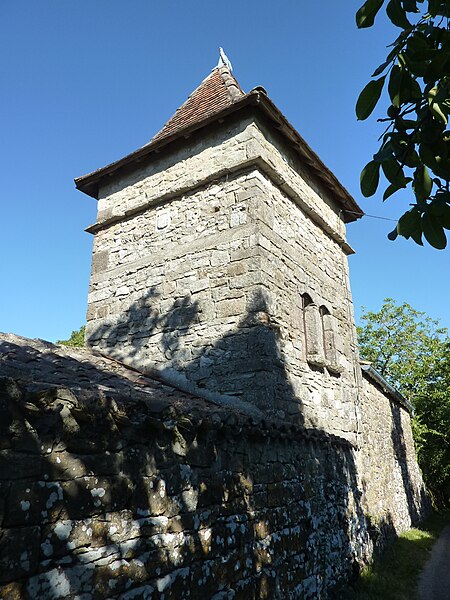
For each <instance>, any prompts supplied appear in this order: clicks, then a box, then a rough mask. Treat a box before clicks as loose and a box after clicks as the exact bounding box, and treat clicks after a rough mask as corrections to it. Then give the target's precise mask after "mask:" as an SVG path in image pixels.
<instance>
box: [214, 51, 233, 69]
mask: <svg viewBox="0 0 450 600" xmlns="http://www.w3.org/2000/svg"><path fill="white" fill-rule="evenodd" d="M219 54H220V57H219V62H218V63H217V66H218V67H228V68H229V69H230V71H232V70H233V67H232V65H231V62H230V59H229V58H228V56H227V55H226V54H225V52H224V51H223V48H220V47H219Z"/></svg>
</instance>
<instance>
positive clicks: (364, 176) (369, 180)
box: [360, 160, 380, 198]
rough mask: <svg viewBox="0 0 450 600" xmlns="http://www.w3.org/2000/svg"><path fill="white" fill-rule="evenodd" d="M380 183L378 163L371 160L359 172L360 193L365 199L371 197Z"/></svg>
mask: <svg viewBox="0 0 450 600" xmlns="http://www.w3.org/2000/svg"><path fill="white" fill-rule="evenodd" d="M379 181H380V163H377V162H376V161H374V160H371V161H370V162H369V163H367V165H366V166H365V167H364V169H363V170H362V171H361V178H360V185H361V193H362V195H363V196H365V197H366V198H369V196H373V195H374V194H375V192H376V191H377V187H378V182H379Z"/></svg>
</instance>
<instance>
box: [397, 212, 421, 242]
mask: <svg viewBox="0 0 450 600" xmlns="http://www.w3.org/2000/svg"><path fill="white" fill-rule="evenodd" d="M397 231H398V233H399V234H400V235H401V236H403V237H404V238H406V239H409V238H410V237H412V238H413V240H414V241H415V242H416V243H417V244H419V245H422V224H421V219H420V212H419V210H418V209H417V207H413V208H412V209H411V210H408V211H407V212H405V214H404V215H402V216H401V217H400V219H399V220H398V223H397Z"/></svg>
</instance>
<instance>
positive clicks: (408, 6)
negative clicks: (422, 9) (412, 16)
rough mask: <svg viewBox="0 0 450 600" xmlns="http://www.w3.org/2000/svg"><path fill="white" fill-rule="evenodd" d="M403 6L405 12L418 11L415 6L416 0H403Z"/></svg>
mask: <svg viewBox="0 0 450 600" xmlns="http://www.w3.org/2000/svg"><path fill="white" fill-rule="evenodd" d="M419 1H420V0H419ZM403 6H404V8H405V10H406V11H407V12H414V13H417V12H419V9H418V8H417V0H403Z"/></svg>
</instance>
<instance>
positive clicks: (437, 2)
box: [428, 0, 442, 17]
mask: <svg viewBox="0 0 450 600" xmlns="http://www.w3.org/2000/svg"><path fill="white" fill-rule="evenodd" d="M441 4H442V1H441V0H428V12H429V14H430V15H431V16H432V17H435V16H436V15H437V12H438V10H439V9H440V7H441Z"/></svg>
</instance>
